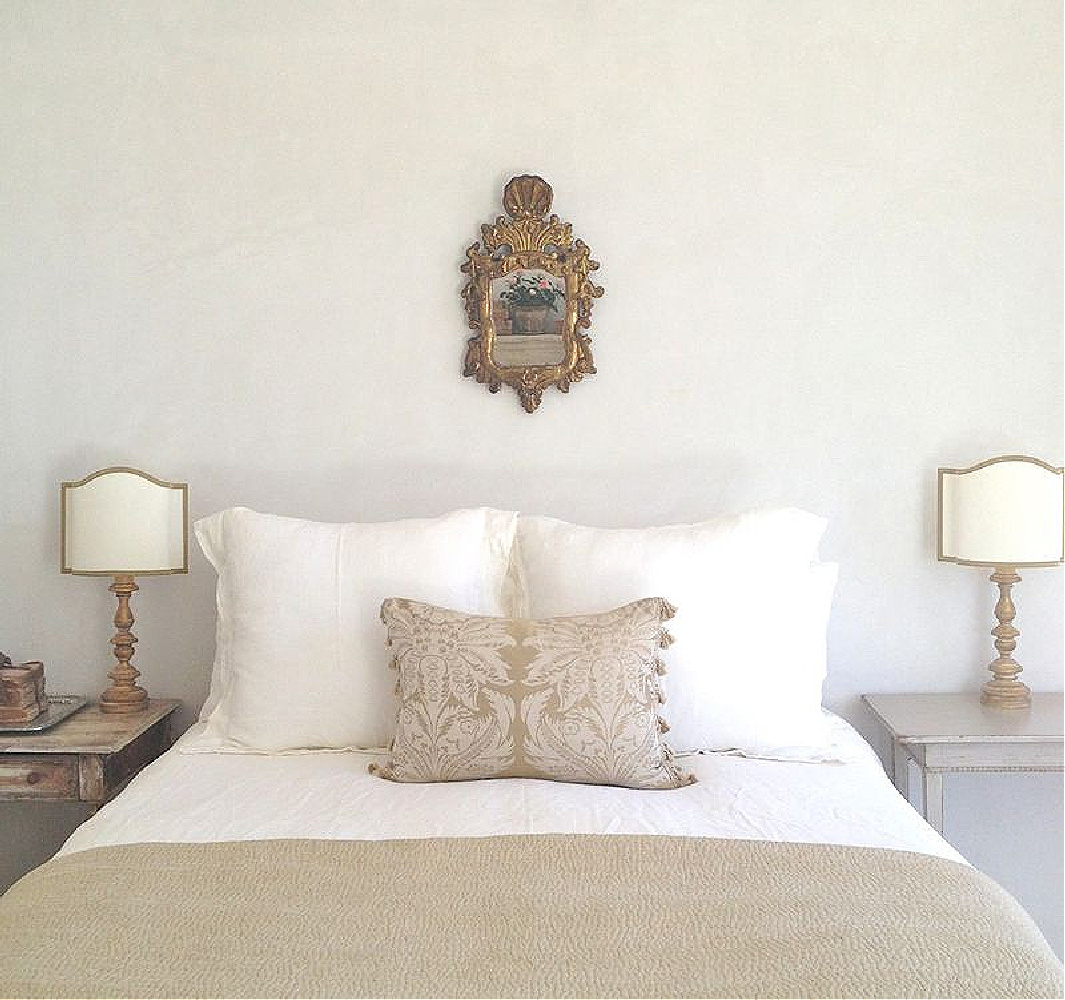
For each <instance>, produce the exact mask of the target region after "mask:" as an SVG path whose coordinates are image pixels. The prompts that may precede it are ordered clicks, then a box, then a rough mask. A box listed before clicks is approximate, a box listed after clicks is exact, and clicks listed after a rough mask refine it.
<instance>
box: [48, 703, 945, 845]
mask: <svg viewBox="0 0 1065 1000" xmlns="http://www.w3.org/2000/svg"><path fill="white" fill-rule="evenodd" d="M829 719H830V728H831V733H832V739H833V747H834V751H835V756H837V757H838V758H839V760H838V761H837V762H833V763H828V762H822V763H802V762H796V761H781V760H758V759H749V758H744V757H738V756H733V755H729V754H720V753H718V754H704V755H699V756H689V757H685V758H683V763H684V766H685V767H687V768H690V769H691V770H693V771H694V772H695V774H696V775H697V776H698V779H699V780H698V782H697V783H696V784H694V785H690V786H688V787H686V788H680V789H675V790H671V791H635V790H631V789H626V788H611V787H604V786H593V785H570V784H562V783H558V782H550V781H534V780H528V779H507V780H500V781H468V782H451V783H446V784H397V783H394V782H391V781H384V780H382V779H381V778H375V777H372V776H371V775H370V774H368V773H367V764H368V763H369V762H370V761H371V760H381V758H380V757H375V756H374V755H372V754H367V753H361V752H346V753H337V752H331V753H306V754H295V755H276V756H269V755H234V754H205V753H182V752H181V747H182V743H184V742H186V741H189V742H190V743H191V741H192V740H193V739H195V737H196V735H197V733H198V731H199V730H200V729H201V728H202V726H194V727H193V729H191V730H190V731H189V733H188V734H186V736H185V737H183V738H182V739H181V740H179V741H178V743H177V745H176V746H175V747H174V749H172V750H171V751H169V752H168V753H166V754H164V755H163V756H162V757H160V758H159V760H157V761H156V762H155V763H153V764H152V765H151V766H149V767H147V768H145V770H144V771H142V772H141V774H140V775H138V776H137V778H136V779H134V781H132V782H131V783H130V785H129V787H128V788H127V789H126V790H125V791H124V792H122V794H121V795H119V796H118V798H117V799H115V801H113V802H111V803H110V804H109V805H107V806H105V807H104V808H103V809H102V810H101V811H100V812H99V813H97V814H96V815H95V816H94V817H93V818H92V819H90V820H89V821H88V822H86V823H85V824H84V825H82V826H81V827H79V828H78V829H77V830H76V831H75V832H74V834H73V835H72V836H71V837H70V839H69V840H68V841H67V842H66V844H65V845H64V846H63V848H62V850H61V851H60V853H61V854H62V853H70V852H73V851H81V850H86V849H88V848H91V847H101V846H109V845H115V844H130V843H145V842H160V841H162V842H185V843H188V842H204V841H226V840H263V839H278V838H312V839H344V840H346V839H353V840H388V839H400V838H425V837H485V836H492V835H495V834H514V833H611V834H661V835H675V836H703V837H733V838H742V839H753V840H780V841H792V842H807V843H828V844H854V845H859V846H866V847H887V848H894V849H896V850H904V851H915V852H919V853H923V854H931V855H936V856H939V857H944V858H951V859H953V860H956V861H962V860H963V859H962V858H961V857H960V855H958V853H957V852H956V851H955V850H954V849H953V848H952V847H950V845H949V844H947V842H946V841H945V840H943V838H942V837H940V836H939V835H938V834H937V833H936V832H935V831H934V830H933V829H932V828H931V827H930V826H929V825H928V824H927V823H925V822H924V820H922V819H921V817H920V816H919V815H918V814H917V812H916V811H915V810H914V809H913V808H912V807H911V806H910V805H909V803H907V802H906V801H905V800H904V799H903V798H902V797H901V796H900V795H899V794H898V792H897V791H896V790H895V789H894V787H893V786H892V784H891V782H890V781H889V780H888V779H887V776H886V775H885V774H884V772H883V770H882V768H881V766H880V762H879V760H878V759H877V757H876V755H875V754H874V752H873V750H872V749H871V748H870V747H869V745H868V744H867V743H865V741H864V740H862V738H861V737H860V736H859V735H858V734H857V733H856V732H855V731H854V730H853V729H852V728H851V727H850V726H848V725H847V724H846V723H845V722H844V721H843V720H842V719H839V718H837V717H836V716H830V717H829Z"/></svg>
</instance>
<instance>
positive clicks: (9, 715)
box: [0, 658, 48, 723]
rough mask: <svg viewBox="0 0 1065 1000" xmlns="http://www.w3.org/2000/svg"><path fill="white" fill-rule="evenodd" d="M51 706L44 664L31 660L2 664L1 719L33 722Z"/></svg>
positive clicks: (0, 681) (0, 687)
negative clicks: (45, 682)
mask: <svg viewBox="0 0 1065 1000" xmlns="http://www.w3.org/2000/svg"><path fill="white" fill-rule="evenodd" d="M5 659H6V658H5ZM47 708H48V699H47V698H46V697H45V693H44V664H43V663H41V662H40V661H39V660H30V661H29V662H28V663H19V664H17V665H15V664H5V665H4V666H3V667H0V722H7V723H10V722H32V721H33V720H34V719H36V718H37V716H38V715H40V714H41V713H42V712H43V711H45V710H46V709H47Z"/></svg>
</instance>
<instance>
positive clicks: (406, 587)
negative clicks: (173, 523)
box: [186, 507, 516, 753]
mask: <svg viewBox="0 0 1065 1000" xmlns="http://www.w3.org/2000/svg"><path fill="white" fill-rule="evenodd" d="M515 520H516V515H515V514H513V513H510V512H505V511H495V510H488V509H484V508H482V509H479V510H460V511H455V512H453V513H451V514H445V515H444V516H442V517H437V518H431V519H424V520H414V519H412V520H401V521H389V522H383V523H378V524H357V523H353V524H324V523H320V522H316V521H304V520H298V519H295V518H288V517H275V516H273V515H271V514H259V513H256V512H255V511H252V510H248V509H246V508H242V507H237V508H233V509H231V510H225V511H222V512H221V513H218V514H214V515H213V516H211V517H207V518H204V519H203V520H201V521H198V522H197V523H196V525H195V529H196V537H197V538H198V539H199V542H200V545H201V547H202V548H203V551H204V554H205V555H206V556H207V558H208V559H209V560H210V562H211V564H212V565H213V566H214V567H215V569H216V570H217V571H218V590H217V605H218V622H217V630H216V651H215V665H214V674H213V676H212V679H211V692H210V696H209V697H208V700H207V703H206V704H205V705H204V710H203V713H202V714H201V719H203V720H205V721H206V728H205V731H204V733H203V734H202V735H201V736H199V737H198V738H197V739H196V740H195V741H193V742H191V743H187V744H186V749H189V750H230V751H246V752H270V753H275V752H281V751H288V750H300V749H319V748H328V749H345V748H359V747H365V748H383V747H386V746H387V745H388V741H389V739H390V738H391V735H392V726H393V723H394V721H395V716H396V699H395V694H394V692H393V685H392V683H391V681H390V679H389V676H388V670H387V669H386V664H387V655H386V654H385V653H384V652H383V651H382V649H381V637H380V625H379V623H378V611H379V609H380V606H381V601H382V600H384V599H385V598H386V597H388V596H389V595H390V594H394V593H396V592H397V591H399V592H400V593H408V594H412V595H414V596H415V597H418V598H419V599H423V600H426V601H434V602H438V603H441V604H447V605H449V606H451V607H457V608H460V609H461V610H463V611H466V612H469V613H471V614H482V615H500V614H505V613H507V607H506V605H505V603H504V590H505V578H506V575H507V568H508V565H509V562H510V548H511V544H512V542H513V536H514V525H515Z"/></svg>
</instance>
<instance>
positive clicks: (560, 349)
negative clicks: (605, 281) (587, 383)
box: [490, 268, 566, 368]
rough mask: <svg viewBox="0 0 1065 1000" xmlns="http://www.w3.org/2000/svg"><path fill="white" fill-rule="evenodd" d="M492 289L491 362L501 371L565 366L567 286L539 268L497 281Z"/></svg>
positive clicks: (492, 284) (520, 271) (559, 279)
mask: <svg viewBox="0 0 1065 1000" xmlns="http://www.w3.org/2000/svg"><path fill="white" fill-rule="evenodd" d="M490 287H491V296H492V299H491V301H492V326H493V327H494V329H495V343H494V344H493V346H492V360H493V361H495V363H496V364H497V365H499V367H500V368H539V367H546V366H549V365H560V364H562V362H563V360H564V359H565V356H566V353H565V347H564V344H563V341H562V324H563V322H564V319H565V311H566V286H565V282H564V281H563V280H562V279H561V278H557V277H555V276H554V275H553V274H549V273H548V272H547V271H544V270H542V269H540V268H527V269H525V268H523V269H519V270H515V271H511V272H510V273H509V274H505V275H503V276H502V277H499V278H495V279H494V280H493V281H492V283H491V286H490Z"/></svg>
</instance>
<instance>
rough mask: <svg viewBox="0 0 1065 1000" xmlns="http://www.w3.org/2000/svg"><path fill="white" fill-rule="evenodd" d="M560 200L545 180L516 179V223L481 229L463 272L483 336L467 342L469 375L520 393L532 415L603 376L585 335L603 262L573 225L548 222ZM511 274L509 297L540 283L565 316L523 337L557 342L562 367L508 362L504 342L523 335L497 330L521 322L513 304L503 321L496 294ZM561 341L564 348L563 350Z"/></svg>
mask: <svg viewBox="0 0 1065 1000" xmlns="http://www.w3.org/2000/svg"><path fill="white" fill-rule="evenodd" d="M552 198H553V193H552V191H551V185H550V184H548V183H547V181H545V180H544V179H543V178H542V177H536V176H533V175H530V174H522V175H521V176H519V177H512V178H511V179H510V181H509V182H508V183H507V185H506V187H505V188H504V189H503V208H504V209H506V212H507V216H509V218H507V217H505V216H502V215H500V216H498V217H497V218H496V221H495V223H494V224H493V225H482V226H481V239H480V241H479V242H478V243H474V244H473V246H471V247H470V248H469V249H468V250H467V251H466V262H465V263H464V264H463V265H462V268H461V270H462V273H463V274H465V275H467V276H468V281H467V282H466V285H465V286H464V287H463V289H462V298H463V300H464V302H465V307H466V315H467V319H468V322H469V326H470V328H471V329H472V330H475V331H477V332H476V333H475V335H474V336H472V337H470V338H469V340H468V341H467V344H466V357H465V362H464V365H463V372H462V374H463V375H464V376H466V377H468V378H475V379H476V380H477V381H478V382H482V383H486V384H487V385H488V391H489V392H493V393H495V392H499V389H500V387H501V386H504V385H509V386H511V387H513V388H514V390H515V391H516V392H517V393H518V397H519V399H520V400H521V405H522V406H523V407H524V408H525V411H526V412H527V413H533V412H534V411H535V410H536V408H537V407H538V406H539V405H540V400H541V397H542V395H543V391H544V389H546V388H548V387H549V386H552V385H554V386H557V387H558V389H559V390H560V391H561V392H569V387H570V385H572V384H573V383H574V382H579V381H580V380H581V379H582V378H584V377H585V376H586V375H594V374H595V364H594V363H593V361H592V339H591V337H590V336H588V334H587V333H585V331H586V330H587V329H588V328H589V327H590V326H591V325H592V303H593V300H594V299H597V298H599V296H601V295H602V294H603V289H602V288H601V287H600V286H598V285H596V284H595V283H594V282H593V281H592V280H591V278H590V277H589V275H590V274H591V272H593V271H595V270H596V269H598V267H599V263H598V261H594V260H592V259H591V256H590V254H591V251H590V250H589V249H588V247H587V246H586V245H585V244H584V242H583V241H581V240H575V239H574V238H573V227H572V225H571V224H570V223H568V222H562V221H560V220H559V218H558V216H557V215H550V216H548V214H547V213H548V212H549V211H550V210H551V201H552ZM508 275H513V280H512V282H511V285H510V286H509V289H508V290H506V291H504V292H503V293H502V296H503V297H506V295H508V294H511V295H513V290H514V287H515V285H516V284H518V283H520V282H522V281H525V282H526V283H533V282H536V283H537V284H538V286H539V288H540V289H542V290H543V292H542V294H544V295H545V296H547V297H548V299H549V301H550V302H551V303H552V305H551V307H550V308H551V309H553V310H555V311H557V312H558V313H559V314H560V315H559V318H558V319H557V320H552V321H551V323H552V326H551V327H550V330H549V332H548V328H547V327H544V328H543V329H541V330H538V329H536V328H535V327H534V328H533V329H532V330H531V331H526V332H524V333H523V335H527V334H528V332H531V333H533V334H535V335H537V336H538V338H539V339H540V340H542V341H549V342H550V343H548V344H547V345H546V346H547V349H548V350H549V351H551V352H553V353H557V355H558V360H557V362H552V363H548V364H532V363H525V362H520V363H517V364H504V363H501V359H500V353H501V351H502V346H503V343H502V341H501V339H500V338H501V337H502V336H507V337H508V338H513V337H515V336H516V334H515V333H513V332H509V333H507V334H503V332H502V331H501V330H500V329H498V328H497V327H502V326H504V323H506V324H510V323H512V322H513V306H511V307H510V309H511V312H510V314H509V315H506V316H503V315H502V314H501V313H500V311H499V309H500V303H501V298H500V295H499V294H498V293H495V292H494V291H493V289H494V288H495V289H498V286H499V279H503V278H506V277H507V276H508ZM526 276H528V277H526ZM493 283H495V285H494V284H493ZM494 294H495V299H494V300H493V295H494ZM556 297H557V298H559V299H561V300H562V301H561V303H559V305H561V308H559V307H558V305H555V304H554V303H555V298H556ZM493 302H494V303H495V305H493ZM500 318H501V321H500V322H497V319H500ZM539 322H541V323H543V322H546V321H545V320H543V319H541V320H540V321H539ZM559 339H560V341H561V342H560V343H558V344H555V343H554V341H555V340H559Z"/></svg>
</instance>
